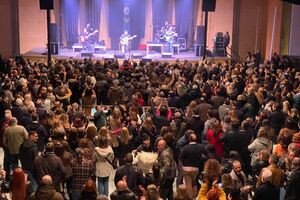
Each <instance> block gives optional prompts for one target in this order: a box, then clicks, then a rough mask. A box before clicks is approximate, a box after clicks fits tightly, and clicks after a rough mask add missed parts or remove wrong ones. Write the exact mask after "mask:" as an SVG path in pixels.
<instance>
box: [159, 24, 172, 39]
mask: <svg viewBox="0 0 300 200" xmlns="http://www.w3.org/2000/svg"><path fill="white" fill-rule="evenodd" d="M170 27H171V24H170V23H169V22H168V21H165V24H164V25H163V26H162V27H161V29H160V31H159V39H160V42H161V43H165V42H166V40H165V39H166V38H165V35H166V32H167V31H168V30H169V28H170Z"/></svg>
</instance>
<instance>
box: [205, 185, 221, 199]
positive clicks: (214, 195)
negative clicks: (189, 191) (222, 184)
mask: <svg viewBox="0 0 300 200" xmlns="http://www.w3.org/2000/svg"><path fill="white" fill-rule="evenodd" d="M206 197H207V200H219V198H220V192H219V189H218V188H215V187H213V188H212V189H210V190H209V191H208V192H207V194H206Z"/></svg>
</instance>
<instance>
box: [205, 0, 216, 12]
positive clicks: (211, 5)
mask: <svg viewBox="0 0 300 200" xmlns="http://www.w3.org/2000/svg"><path fill="white" fill-rule="evenodd" d="M215 10H216V0H203V1H202V11H208V12H214V11H215Z"/></svg>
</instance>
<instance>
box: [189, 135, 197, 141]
mask: <svg viewBox="0 0 300 200" xmlns="http://www.w3.org/2000/svg"><path fill="white" fill-rule="evenodd" d="M189 142H197V135H196V134H195V133H192V134H191V135H190V136H189Z"/></svg>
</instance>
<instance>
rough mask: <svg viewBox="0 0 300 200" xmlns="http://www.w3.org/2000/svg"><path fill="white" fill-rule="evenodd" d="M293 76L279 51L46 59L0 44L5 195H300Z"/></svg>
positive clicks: (144, 199)
mask: <svg viewBox="0 0 300 200" xmlns="http://www.w3.org/2000/svg"><path fill="white" fill-rule="evenodd" d="M299 78H300V77H299V73H298V72H297V68H296V66H294V64H293V62H291V61H290V60H289V59H288V58H286V57H280V56H278V55H276V54H274V56H273V58H272V59H271V60H270V61H264V62H262V60H261V56H259V55H258V54H251V53H249V54H248V56H247V58H246V59H245V61H244V62H242V63H236V64H232V63H229V62H227V61H224V62H223V63H216V64H212V63H211V62H210V61H209V60H204V61H201V62H195V63H191V62H188V61H182V62H180V61H176V62H175V63H173V64H170V63H168V62H155V61H154V62H147V63H144V62H142V61H140V62H134V61H132V60H124V62H122V63H119V61H118V60H115V59H114V60H111V59H109V60H102V61H93V60H91V59H84V60H75V59H63V60H53V61H52V64H51V66H47V64H45V63H43V62H41V61H33V60H28V59H18V60H15V59H13V58H3V57H1V56H0V83H1V88H0V93H1V95H0V119H1V122H0V145H1V147H2V148H3V151H4V160H3V166H4V169H3V170H2V171H1V173H0V176H1V179H0V183H1V184H0V186H1V187H0V188H1V193H2V194H4V195H2V198H3V199H4V198H5V194H8V193H9V194H10V195H8V196H11V198H12V200H24V199H30V200H31V199H44V200H60V199H70V200H85V199H88V200H93V199H99V200H100V199H101V200H104V199H108V198H110V199H111V200H119V199H120V200H121V199H122V200H138V199H139V200H140V199H141V200H160V199H163V200H166V199H168V200H173V199H174V200H194V199H199V200H227V199H228V200H246V199H254V200H260V199H262V200H264V199H270V200H271V199H272V200H276V199H278V200H279V199H280V200H281V199H287V200H297V199H300V191H299V189H298V188H299V187H300V156H299V153H300V152H299V149H300V132H299V127H300V123H299V118H300V114H299V111H300V110H299V109H300V85H299ZM19 161H20V162H21V165H19ZM109 180H113V182H114V184H115V188H109ZM7 183H9V184H7ZM173 188H174V189H175V191H173ZM109 191H113V192H112V193H109Z"/></svg>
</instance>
